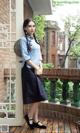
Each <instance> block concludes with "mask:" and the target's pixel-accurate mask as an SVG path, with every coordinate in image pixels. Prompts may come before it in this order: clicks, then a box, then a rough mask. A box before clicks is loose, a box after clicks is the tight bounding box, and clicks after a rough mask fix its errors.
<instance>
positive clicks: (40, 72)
mask: <svg viewBox="0 0 80 133" xmlns="http://www.w3.org/2000/svg"><path fill="white" fill-rule="evenodd" d="M42 73H43V68H42V67H40V66H39V68H38V69H36V70H35V74H36V75H41V74H42Z"/></svg>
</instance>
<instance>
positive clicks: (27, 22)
mask: <svg viewBox="0 0 80 133" xmlns="http://www.w3.org/2000/svg"><path fill="white" fill-rule="evenodd" d="M31 21H33V20H32V19H31V18H27V19H25V20H24V23H23V30H24V34H25V36H26V38H27V35H28V34H27V33H26V32H27V31H26V30H25V28H26V27H27V26H28V24H29V23H30V22H31ZM33 22H34V21H33ZM34 23H35V22H34ZM33 36H34V39H35V41H36V42H37V43H39V42H38V40H37V39H36V36H35V34H33ZM28 49H29V50H31V48H30V46H28Z"/></svg>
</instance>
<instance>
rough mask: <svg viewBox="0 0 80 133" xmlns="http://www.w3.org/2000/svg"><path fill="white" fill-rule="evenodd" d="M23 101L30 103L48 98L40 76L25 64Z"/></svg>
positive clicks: (22, 72)
mask: <svg viewBox="0 0 80 133" xmlns="http://www.w3.org/2000/svg"><path fill="white" fill-rule="evenodd" d="M21 76H22V94H23V103H24V104H30V103H35V102H40V101H44V100H47V95H46V93H45V90H44V86H43V83H42V81H41V78H40V76H38V75H36V74H35V73H34V69H31V68H28V67H26V63H25V64H24V66H23V68H22V70H21Z"/></svg>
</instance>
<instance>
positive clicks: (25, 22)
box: [23, 18, 33, 33]
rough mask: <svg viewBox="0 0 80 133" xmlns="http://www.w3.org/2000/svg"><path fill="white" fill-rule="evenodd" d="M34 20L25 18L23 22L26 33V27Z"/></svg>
mask: <svg viewBox="0 0 80 133" xmlns="http://www.w3.org/2000/svg"><path fill="white" fill-rule="evenodd" d="M31 21H33V20H32V19H31V18H27V19H25V20H24V23H23V30H24V33H25V32H26V30H25V28H26V27H27V26H28V24H29V22H31Z"/></svg>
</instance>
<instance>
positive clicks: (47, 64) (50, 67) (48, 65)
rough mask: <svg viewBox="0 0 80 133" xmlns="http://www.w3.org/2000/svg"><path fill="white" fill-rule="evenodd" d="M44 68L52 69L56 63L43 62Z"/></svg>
mask: <svg viewBox="0 0 80 133" xmlns="http://www.w3.org/2000/svg"><path fill="white" fill-rule="evenodd" d="M43 68H44V69H52V68H54V64H52V63H43Z"/></svg>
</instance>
